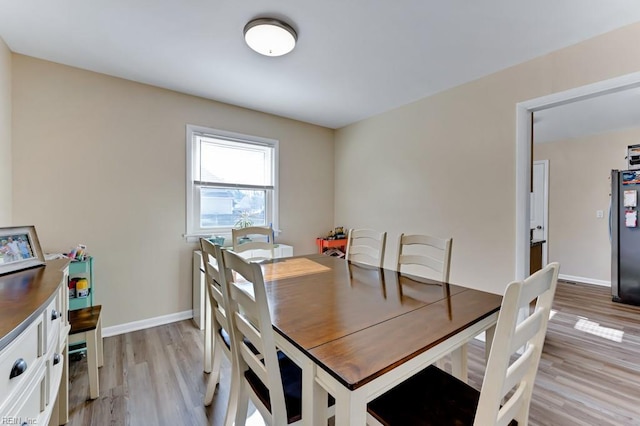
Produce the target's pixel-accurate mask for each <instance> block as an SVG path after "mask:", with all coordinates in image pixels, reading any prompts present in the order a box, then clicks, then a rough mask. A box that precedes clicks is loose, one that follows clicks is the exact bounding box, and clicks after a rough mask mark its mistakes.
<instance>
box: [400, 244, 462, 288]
mask: <svg viewBox="0 0 640 426" xmlns="http://www.w3.org/2000/svg"><path fill="white" fill-rule="evenodd" d="M452 244H453V239H452V238H438V237H434V236H431V235H420V234H400V238H399V242H398V258H397V262H396V264H397V268H396V269H397V270H398V271H399V272H403V271H405V270H407V268H403V266H405V267H406V266H411V265H413V266H418V267H419V268H417V269H413V270H412V271H411V272H412V273H414V274H416V275H424V274H425V272H426V273H427V275H430V277H431V278H435V279H438V280H440V281H443V282H449V270H450V267H451V247H452ZM425 268H426V270H425ZM434 272H435V274H433V273H434Z"/></svg>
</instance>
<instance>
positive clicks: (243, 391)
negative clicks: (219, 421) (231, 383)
mask: <svg viewBox="0 0 640 426" xmlns="http://www.w3.org/2000/svg"><path fill="white" fill-rule="evenodd" d="M238 382H239V386H238V406H237V407H236V423H235V425H236V426H245V423H246V422H247V412H248V411H249V391H248V389H247V386H249V385H248V384H247V383H246V382H245V381H244V380H243V379H238Z"/></svg>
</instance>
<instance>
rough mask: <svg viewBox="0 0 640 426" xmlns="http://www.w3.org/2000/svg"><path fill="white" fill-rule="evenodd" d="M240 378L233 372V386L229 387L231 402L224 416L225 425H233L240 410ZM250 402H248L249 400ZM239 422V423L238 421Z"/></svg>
mask: <svg viewBox="0 0 640 426" xmlns="http://www.w3.org/2000/svg"><path fill="white" fill-rule="evenodd" d="M239 392H240V380H239V378H238V375H237V374H235V371H232V373H231V386H230V388H229V402H228V404H227V412H226V414H225V417H224V426H233V422H234V420H235V418H236V413H237V412H238V404H239V399H240V395H239ZM247 403H248V402H247ZM246 412H247V408H245V414H244V417H245V418H246V417H247V414H246ZM236 424H237V423H236Z"/></svg>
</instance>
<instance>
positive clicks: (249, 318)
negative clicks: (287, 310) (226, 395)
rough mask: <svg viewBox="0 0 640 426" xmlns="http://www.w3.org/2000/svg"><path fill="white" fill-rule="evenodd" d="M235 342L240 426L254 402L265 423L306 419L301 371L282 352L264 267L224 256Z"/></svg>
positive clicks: (233, 255)
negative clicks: (278, 347)
mask: <svg viewBox="0 0 640 426" xmlns="http://www.w3.org/2000/svg"><path fill="white" fill-rule="evenodd" d="M222 255H223V258H224V264H225V270H224V279H225V282H226V285H227V290H228V291H226V292H225V293H223V294H228V296H227V297H228V301H227V302H228V303H227V306H228V307H229V311H228V315H229V318H230V325H231V342H232V349H233V351H234V357H235V359H236V360H237V363H236V367H235V369H234V372H233V374H235V375H236V376H237V377H238V380H237V381H234V383H238V384H239V387H238V391H237V392H234V395H237V404H236V406H237V409H236V419H235V425H236V426H240V425H244V424H245V422H246V419H247V410H248V403H249V399H250V400H251V402H252V403H253V405H254V406H255V407H256V408H257V409H258V411H259V412H260V414H261V415H262V417H263V418H264V419H265V421H266V423H267V424H269V425H274V426H279V425H287V424H298V422H300V421H301V418H302V370H301V369H300V367H299V366H298V365H296V364H295V363H294V362H293V361H292V360H291V359H290V358H288V357H287V356H286V355H284V354H283V353H282V352H280V351H278V350H277V348H276V343H275V336H274V331H273V326H272V323H271V315H270V312H269V305H268V302H267V293H266V289H265V285H264V278H263V275H262V270H261V268H260V265H259V264H258V263H255V262H247V261H246V260H245V259H244V258H242V257H241V256H240V255H239V254H237V253H234V252H232V251H229V250H223V251H222Z"/></svg>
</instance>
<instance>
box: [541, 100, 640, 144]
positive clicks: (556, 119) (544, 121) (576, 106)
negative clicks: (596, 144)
mask: <svg viewBox="0 0 640 426" xmlns="http://www.w3.org/2000/svg"><path fill="white" fill-rule="evenodd" d="M533 125H534V127H533V139H534V143H549V142H556V141H561V140H564V139H575V138H580V137H584V136H589V135H595V134H601V133H608V132H611V131H615V130H622V129H630V128H634V127H640V88H639V87H636V88H634V89H627V90H622V91H618V92H614V93H609V94H606V95H602V96H596V97H592V98H589V99H585V100H581V101H577V102H572V103H568V104H565V105H561V106H557V107H554V108H549V109H545V110H542V111H537V112H535V113H534V115H533ZM638 142H639V143H640V141H638Z"/></svg>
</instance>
